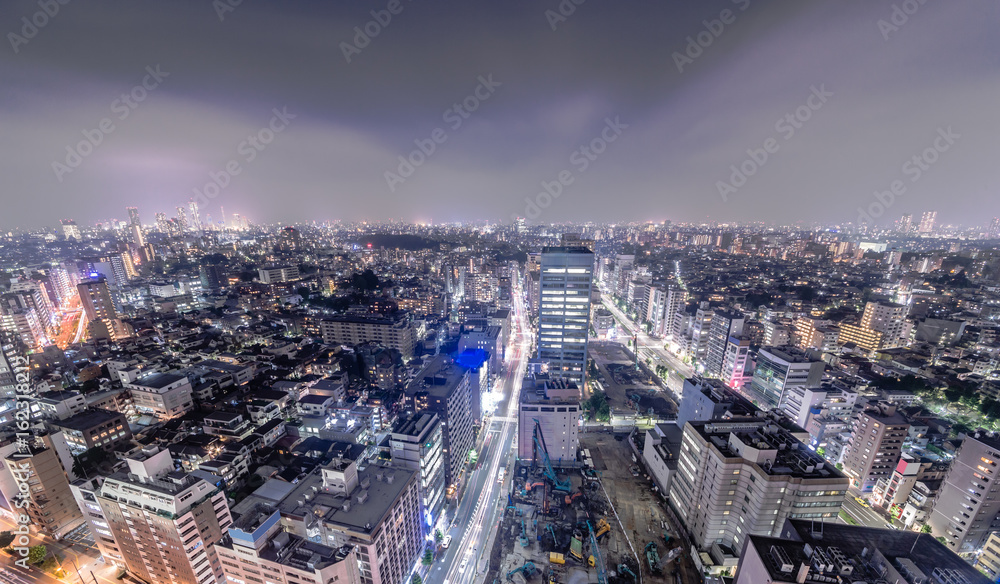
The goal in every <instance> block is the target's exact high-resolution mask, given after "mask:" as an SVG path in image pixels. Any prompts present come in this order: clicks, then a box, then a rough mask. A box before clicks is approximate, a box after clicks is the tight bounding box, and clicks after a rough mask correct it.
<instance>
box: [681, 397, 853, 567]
mask: <svg viewBox="0 0 1000 584" xmlns="http://www.w3.org/2000/svg"><path fill="white" fill-rule="evenodd" d="M801 431H802V429H801V428H797V427H795V426H794V425H792V424H788V423H787V421H784V420H783V419H782V418H778V417H775V418H769V417H750V418H743V417H737V418H732V419H726V420H712V421H706V422H688V423H686V424H685V425H684V434H683V438H682V440H681V449H680V454H679V456H678V462H677V472H676V473H675V475H674V477H673V480H672V481H671V483H670V496H669V501H670V504H671V506H672V507H673V508H674V510H675V511H676V512H677V517H678V518H679V519H680V520H681V521H682V522H683V523H684V525H685V526H686V527H687V529H688V532H689V533H690V534H691V538H692V543H693V544H694V545H695V546H696V547H698V549H700V550H709V549H711V548H713V546H714V545H715V544H718V545H719V546H720V547H722V548H724V549H728V554H727V555H729V556H730V557H732V556H734V555H738V554H739V550H740V549H741V548H742V546H743V543H744V542H745V539H746V537H747V536H749V535H776V534H777V532H778V531H779V530H780V529H781V527H782V525H784V522H785V519H816V520H817V521H833V520H835V519H836V517H837V514H838V513H839V512H840V507H841V505H842V504H843V502H844V496H845V495H846V494H847V488H848V480H847V477H845V476H844V475H843V474H841V473H840V471H838V470H837V469H836V468H834V467H832V466H829V465H827V464H826V463H825V462H824V460H823V459H822V457H820V456H819V455H818V454H816V453H815V452H814V451H812V450H810V449H809V448H807V447H806V446H805V444H803V443H802V442H800V441H799V440H798V439H797V438H796V437H795V436H794V435H793V432H801ZM720 560H721V558H717V561H718V562H719V563H722V562H721V561H720Z"/></svg>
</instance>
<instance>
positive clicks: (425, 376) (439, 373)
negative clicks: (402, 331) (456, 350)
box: [406, 355, 468, 397]
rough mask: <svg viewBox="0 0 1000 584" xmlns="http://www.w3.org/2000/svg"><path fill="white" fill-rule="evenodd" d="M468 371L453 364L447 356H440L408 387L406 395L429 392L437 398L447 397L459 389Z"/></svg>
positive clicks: (431, 361)
mask: <svg viewBox="0 0 1000 584" xmlns="http://www.w3.org/2000/svg"><path fill="white" fill-rule="evenodd" d="M467 375H468V371H467V370H466V369H464V368H462V367H460V366H458V365H455V363H453V362H452V360H451V359H449V358H448V357H447V356H446V355H438V356H436V357H434V358H432V359H430V360H429V361H428V362H427V365H425V366H424V368H423V369H422V370H421V371H420V373H418V374H417V376H416V377H414V378H413V381H411V382H410V384H409V385H408V386H406V395H411V396H412V395H414V394H416V393H419V392H427V393H428V394H430V395H433V396H435V397H446V396H448V394H450V393H451V392H452V390H453V389H455V388H456V387H458V385H459V384H460V383H461V382H462V379H463V378H464V377H466V376H467Z"/></svg>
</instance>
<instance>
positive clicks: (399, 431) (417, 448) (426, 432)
mask: <svg viewBox="0 0 1000 584" xmlns="http://www.w3.org/2000/svg"><path fill="white" fill-rule="evenodd" d="M387 440H388V443H389V448H388V452H389V457H390V460H392V462H393V463H394V464H397V465H399V466H403V467H405V468H408V469H410V470H414V471H419V472H420V496H421V500H422V502H423V510H424V518H425V519H426V520H427V523H428V524H429V525H434V524H435V523H436V522H437V519H438V517H440V516H441V513H442V511H443V509H444V499H445V496H444V494H445V487H446V483H445V480H444V475H445V472H444V470H445V469H444V467H445V458H446V457H445V453H444V431H443V429H442V427H441V419H440V418H438V416H437V414H434V413H432V412H417V413H415V414H409V415H404V416H401V417H399V418H397V419H396V423H395V424H394V425H393V427H392V431H391V432H390V433H389V436H388V439H387Z"/></svg>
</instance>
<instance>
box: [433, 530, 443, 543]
mask: <svg viewBox="0 0 1000 584" xmlns="http://www.w3.org/2000/svg"><path fill="white" fill-rule="evenodd" d="M434 541H436V542H437V543H441V542H442V541H444V534H443V533H441V530H440V529H435V530H434Z"/></svg>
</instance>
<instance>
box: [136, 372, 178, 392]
mask: <svg viewBox="0 0 1000 584" xmlns="http://www.w3.org/2000/svg"><path fill="white" fill-rule="evenodd" d="M182 379H184V378H183V377H181V376H180V375H174V374H172V373H156V374H153V375H150V376H149V377H143V378H140V379H136V380H135V381H133V382H132V385H137V386H139V387H150V388H153V389H163V388H164V387H166V386H168V385H170V384H171V383H177V382H178V381H180V380H182Z"/></svg>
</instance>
